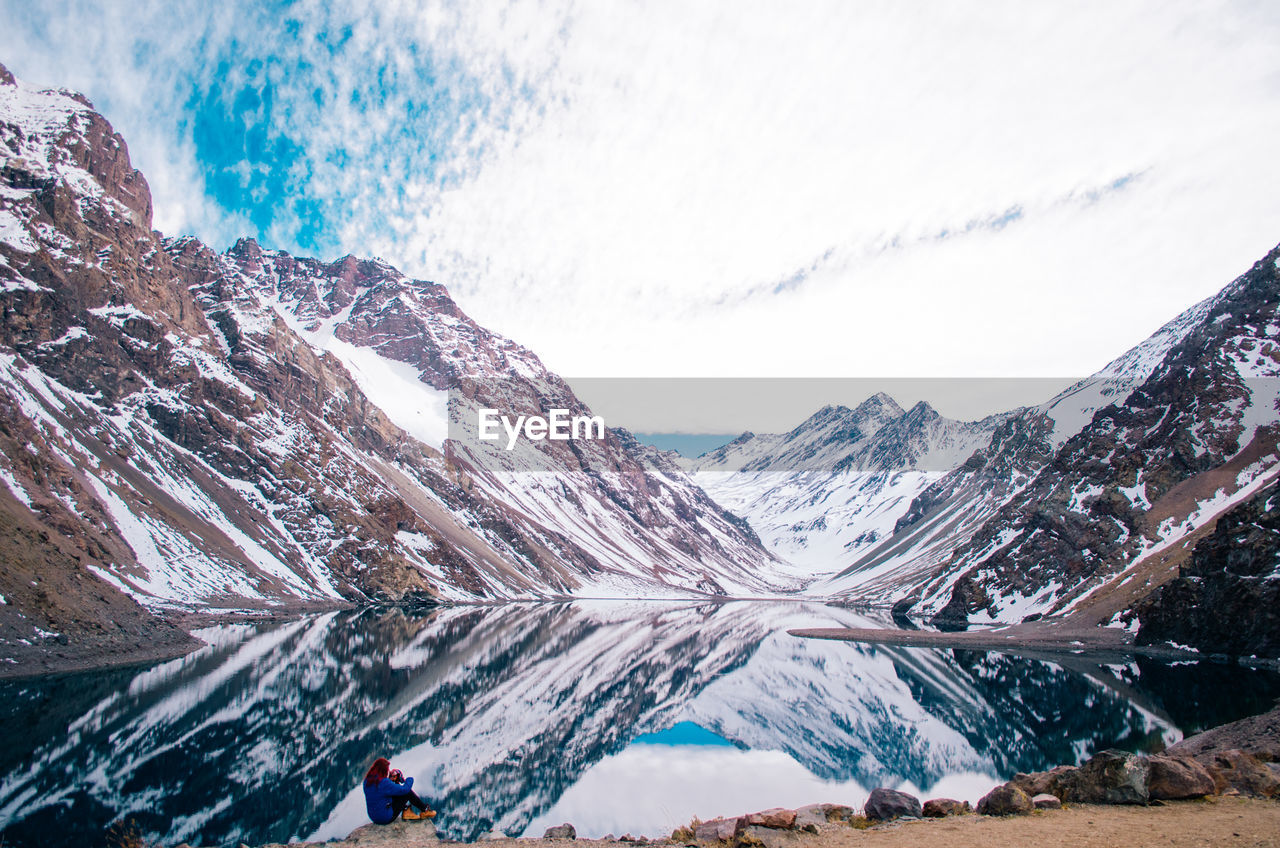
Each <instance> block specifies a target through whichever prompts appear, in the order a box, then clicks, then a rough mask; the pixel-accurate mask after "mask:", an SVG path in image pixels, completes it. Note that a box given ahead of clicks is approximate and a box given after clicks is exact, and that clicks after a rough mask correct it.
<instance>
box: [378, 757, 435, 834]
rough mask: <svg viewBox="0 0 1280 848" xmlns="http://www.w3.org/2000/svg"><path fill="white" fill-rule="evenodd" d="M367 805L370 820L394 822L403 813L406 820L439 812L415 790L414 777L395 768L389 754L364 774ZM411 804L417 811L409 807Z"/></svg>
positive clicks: (426, 816) (381, 822) (414, 819)
mask: <svg viewBox="0 0 1280 848" xmlns="http://www.w3.org/2000/svg"><path fill="white" fill-rule="evenodd" d="M364 805H365V809H366V810H368V812H369V820H370V821H372V822H374V823H375V824H391V823H392V822H393V821H395V820H396V817H398V816H400V814H401V813H403V814H404V820H405V821H416V820H418V819H430V818H434V817H435V814H436V813H435V810H432V809H430V808H429V807H427V804H426V802H425V801H423V800H422V799H421V798H419V797H418V794H417V793H416V792H414V791H413V778H412V777H410V778H406V777H405V776H404V775H403V774H401V773H400V770H399V769H394V770H393V769H392V768H391V762H390V761H389V760H388V759H387V758H386V757H378V759H376V760H374V761H373V765H372V766H371V767H370V768H369V772H368V774H366V775H365V776H364ZM410 806H412V807H415V808H417V810H418V812H416V813H415V812H414V811H413V810H411V809H408V808H409V807H410Z"/></svg>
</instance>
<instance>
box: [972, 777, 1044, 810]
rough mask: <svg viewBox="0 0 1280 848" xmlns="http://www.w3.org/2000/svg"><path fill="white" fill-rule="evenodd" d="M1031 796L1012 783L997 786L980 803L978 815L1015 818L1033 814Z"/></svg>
mask: <svg viewBox="0 0 1280 848" xmlns="http://www.w3.org/2000/svg"><path fill="white" fill-rule="evenodd" d="M1032 809H1033V806H1032V804H1031V796H1030V795H1028V794H1027V793H1026V792H1023V791H1022V789H1021V787H1019V786H1018V785H1017V784H1016V783H1014V782H1012V781H1010V782H1009V783H1005V784H1002V785H1000V786H997V787H996V788H995V789H992V790H991V791H990V792H988V793H987V794H986V795H983V796H982V800H981V801H979V802H978V813H979V814H981V815H984V816H1015V815H1023V814H1025V813H1029V812H1031V810H1032Z"/></svg>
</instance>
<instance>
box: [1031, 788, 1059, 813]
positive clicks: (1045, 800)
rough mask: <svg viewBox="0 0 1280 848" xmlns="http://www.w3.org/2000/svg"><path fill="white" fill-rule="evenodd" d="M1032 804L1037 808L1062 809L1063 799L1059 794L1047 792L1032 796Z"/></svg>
mask: <svg viewBox="0 0 1280 848" xmlns="http://www.w3.org/2000/svg"><path fill="white" fill-rule="evenodd" d="M1031 806H1033V807H1035V808H1036V809H1037V810H1061V809H1062V799H1060V798H1059V797H1058V796H1057V795H1050V794H1049V793H1048V792H1045V793H1044V794H1042V795H1035V796H1033V797H1032V798H1031Z"/></svg>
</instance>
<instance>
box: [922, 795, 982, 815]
mask: <svg viewBox="0 0 1280 848" xmlns="http://www.w3.org/2000/svg"><path fill="white" fill-rule="evenodd" d="M971 812H973V807H971V806H970V805H969V802H968V801H956V800H955V799H952V798H930V799H929V800H928V801H925V802H924V807H923V809H922V810H921V813H922V814H923V815H924V817H925V818H927V819H941V818H946V817H947V816H962V815H964V814H966V813H971Z"/></svg>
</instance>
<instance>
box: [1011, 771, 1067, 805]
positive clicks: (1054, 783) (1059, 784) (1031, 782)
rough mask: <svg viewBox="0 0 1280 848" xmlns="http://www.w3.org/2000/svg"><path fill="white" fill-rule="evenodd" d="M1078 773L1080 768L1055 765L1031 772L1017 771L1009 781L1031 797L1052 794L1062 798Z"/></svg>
mask: <svg viewBox="0 0 1280 848" xmlns="http://www.w3.org/2000/svg"><path fill="white" fill-rule="evenodd" d="M1079 774H1080V769H1078V768H1076V767H1075V766H1055V767H1054V768H1051V769H1049V770H1048V771H1038V772H1034V773H1032V774H1023V773H1021V772H1019V773H1018V774H1015V775H1014V776H1013V779H1012V780H1010V781H1009V782H1010V783H1012V784H1014V785H1015V786H1017V787H1018V788H1019V789H1021V790H1022V791H1023V792H1025V793H1027V794H1028V795H1030V796H1032V797H1033V798H1034V797H1035V796H1036V795H1054V796H1056V797H1058V798H1059V799H1062V798H1065V797H1066V796H1067V795H1068V794H1069V793H1070V792H1071V789H1072V787H1074V786H1075V783H1076V780H1077V778H1078V776H1079Z"/></svg>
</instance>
